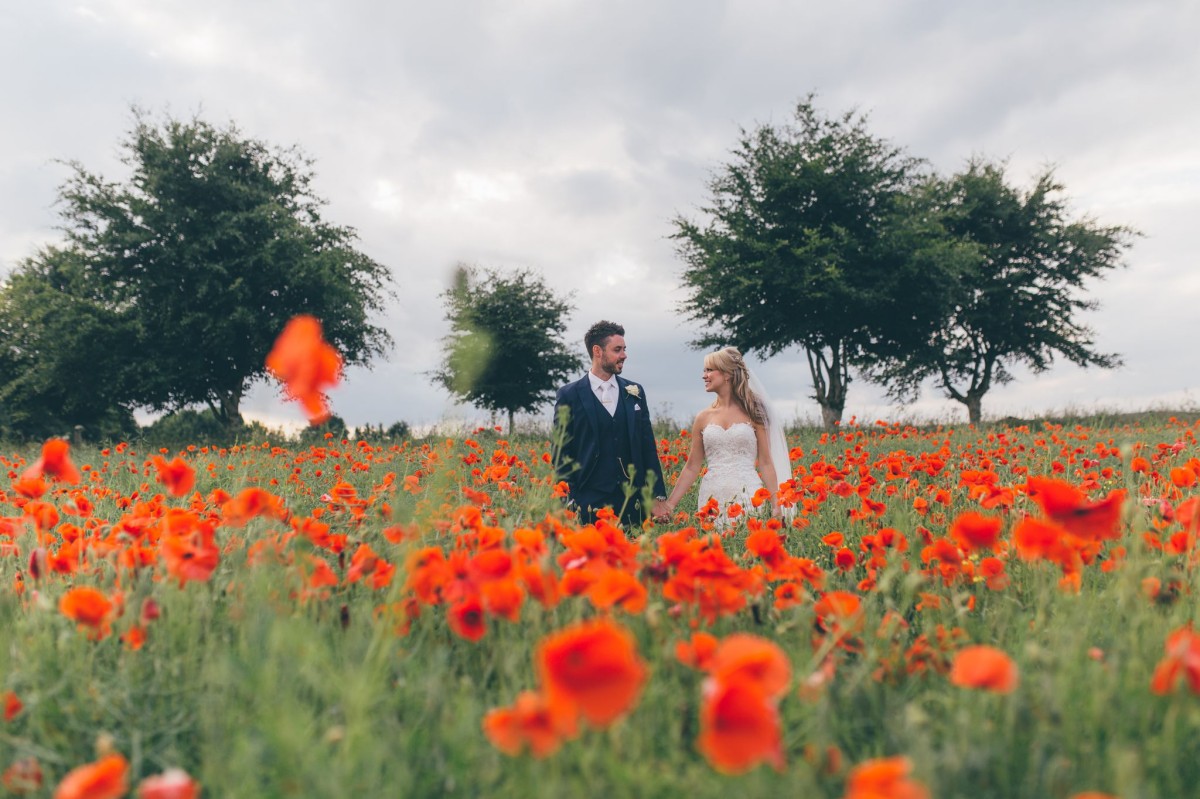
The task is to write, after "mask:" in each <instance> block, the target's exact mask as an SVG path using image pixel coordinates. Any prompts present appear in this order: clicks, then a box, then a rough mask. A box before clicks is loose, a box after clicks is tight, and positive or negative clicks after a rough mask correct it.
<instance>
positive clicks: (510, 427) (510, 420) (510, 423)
mask: <svg viewBox="0 0 1200 799" xmlns="http://www.w3.org/2000/svg"><path fill="white" fill-rule="evenodd" d="M513 415H514V414H513V409H512V408H509V409H508V432H507V433H506V435H509V436H511V435H512V434H513Z"/></svg>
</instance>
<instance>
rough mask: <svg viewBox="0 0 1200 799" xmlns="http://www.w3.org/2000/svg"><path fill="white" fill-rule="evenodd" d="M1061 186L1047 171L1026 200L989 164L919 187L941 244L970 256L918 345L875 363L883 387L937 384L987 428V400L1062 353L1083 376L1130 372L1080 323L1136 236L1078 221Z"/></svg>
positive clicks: (898, 392)
mask: <svg viewBox="0 0 1200 799" xmlns="http://www.w3.org/2000/svg"><path fill="white" fill-rule="evenodd" d="M1063 188H1064V187H1063V186H1062V184H1061V183H1059V182H1058V181H1057V180H1055V178H1054V174H1053V171H1052V170H1049V169H1048V170H1046V171H1044V172H1042V173H1041V174H1040V175H1038V176H1037V178H1036V180H1035V181H1034V185H1033V187H1032V188H1031V189H1030V190H1029V191H1026V192H1022V191H1021V190H1020V189H1018V188H1016V187H1015V186H1012V185H1010V184H1009V183H1008V182H1007V179H1006V175H1005V166H1004V165H1003V164H996V163H989V162H986V161H983V160H980V159H972V160H971V161H970V162H969V163H968V164H967V167H966V169H965V170H963V171H962V172H960V173H958V174H956V175H954V176H952V177H950V178H948V179H943V178H938V177H932V178H930V179H929V180H928V181H927V183H926V184H925V185H924V186H922V187H921V189H920V192H919V193H920V194H921V195H922V196H923V197H924V198H925V206H926V207H927V208H929V209H930V213H931V216H934V217H935V218H936V220H937V224H939V225H940V226H941V227H942V230H943V232H942V234H941V237H942V239H943V241H945V242H947V245H948V246H949V247H950V248H952V249H953V251H954V252H955V253H957V254H958V255H960V256H963V257H960V258H959V260H958V262H957V266H956V272H957V280H954V281H950V282H947V283H946V284H945V286H946V287H948V288H949V290H950V296H949V302H945V303H943V304H942V306H941V308H936V307H934V308H931V309H930V311H931V312H930V313H927V314H926V315H924V316H923V317H921V319H920V320H919V321H923V323H924V324H923V326H918V327H916V328H915V329H916V331H917V332H918V336H916V337H915V338H908V339H901V340H900V341H898V342H897V346H896V347H895V349H894V350H892V351H891V352H890V353H889V354H888V356H887V357H886V358H882V359H880V360H878V361H876V362H875V363H874V364H873V376H874V377H875V379H877V380H879V381H880V382H883V383H885V384H886V385H888V386H889V387H890V389H891V391H892V393H893V395H895V396H897V397H899V398H905V397H911V396H912V395H914V394H915V393H916V391H917V389H918V387H919V386H920V384H921V383H922V382H923V381H924V380H926V379H928V378H933V379H935V380H936V381H937V382H938V385H939V386H940V387H941V388H942V389H943V390H944V391H945V392H946V394H947V396H949V397H950V398H952V399H955V400H957V401H959V402H961V403H963V404H965V405H967V407H968V410H969V411H970V419H971V422H972V423H978V422H979V414H980V402H981V400H982V398H983V396H984V394H986V393H987V392H988V390H989V389H990V388H991V387H992V386H993V385H994V384H997V383H1000V384H1002V383H1006V382H1008V381H1009V380H1011V379H1012V375H1011V373H1010V371H1009V369H1010V368H1011V367H1012V366H1013V365H1014V364H1023V365H1025V366H1027V367H1028V368H1029V369H1030V370H1032V371H1033V372H1041V371H1044V370H1046V369H1047V368H1049V367H1050V365H1051V364H1052V363H1053V361H1054V357H1055V356H1056V355H1058V356H1062V357H1063V358H1065V359H1066V360H1068V361H1070V362H1072V363H1075V364H1077V365H1079V366H1099V367H1101V368H1112V367H1114V366H1116V365H1118V364H1119V363H1120V361H1119V359H1118V358H1117V356H1115V355H1111V354H1106V353H1102V352H1099V351H1098V350H1096V349H1095V346H1094V341H1093V332H1092V330H1090V329H1089V328H1088V327H1087V326H1086V325H1084V324H1083V323H1082V322H1081V321H1080V320H1079V315H1080V314H1081V313H1083V312H1086V311H1089V310H1092V309H1094V308H1095V307H1096V302H1095V301H1094V300H1087V299H1084V298H1083V296H1082V294H1081V292H1082V290H1083V288H1084V284H1085V282H1086V281H1088V280H1089V279H1093V278H1097V279H1098V278H1102V277H1104V275H1105V273H1107V272H1108V271H1110V270H1112V269H1114V268H1116V267H1118V266H1120V265H1121V258H1122V256H1123V253H1124V252H1125V250H1126V249H1127V248H1128V247H1129V245H1130V242H1131V239H1132V237H1133V236H1134V235H1136V234H1135V232H1134V231H1133V230H1131V229H1130V228H1126V227H1102V226H1100V225H1098V224H1096V223H1095V222H1094V221H1092V220H1090V219H1071V218H1070V217H1069V214H1068V211H1067V204H1066V201H1065V199H1064V198H1063V196H1062V192H1063Z"/></svg>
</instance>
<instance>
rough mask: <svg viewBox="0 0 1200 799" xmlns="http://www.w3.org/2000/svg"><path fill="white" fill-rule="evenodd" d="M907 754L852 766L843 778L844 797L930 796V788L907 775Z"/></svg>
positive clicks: (898, 798) (902, 798) (918, 798)
mask: <svg viewBox="0 0 1200 799" xmlns="http://www.w3.org/2000/svg"><path fill="white" fill-rule="evenodd" d="M911 770H912V764H911V763H910V762H909V760H908V758H906V757H883V758H877V759H875V760H868V761H866V762H864V763H860V764H859V765H857V766H855V767H854V770H853V771H851V772H850V777H849V779H847V780H846V796H845V798H844V799H929V790H928V789H927V788H926V787H925V786H924V785H922V784H921V783H919V782H917V781H916V780H911V779H909V777H908V773H909V771H911Z"/></svg>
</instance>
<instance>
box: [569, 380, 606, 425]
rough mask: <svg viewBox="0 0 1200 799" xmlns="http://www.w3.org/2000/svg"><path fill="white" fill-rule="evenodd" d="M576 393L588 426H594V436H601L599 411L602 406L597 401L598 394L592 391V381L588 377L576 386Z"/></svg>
mask: <svg viewBox="0 0 1200 799" xmlns="http://www.w3.org/2000/svg"><path fill="white" fill-rule="evenodd" d="M575 393H576V395H577V396H578V398H579V399H578V403H577V404H578V405H579V406H580V407H582V408H583V413H584V415H585V416H587V420H588V424H590V425H591V426H592V436H593V437H595V436H598V435H600V416H599V415H598V414H599V411H600V409H601V407H602V406H601V405H600V403H599V402H598V401H596V394H595V392H593V391H592V381H591V378H589V377H588V376H587V375H584V376H583V379H582V380H580V381H579V382H577V383H576V384H575Z"/></svg>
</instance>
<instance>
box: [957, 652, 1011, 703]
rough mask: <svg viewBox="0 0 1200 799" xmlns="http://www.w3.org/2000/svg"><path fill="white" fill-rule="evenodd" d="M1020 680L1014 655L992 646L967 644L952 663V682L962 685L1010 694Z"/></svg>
mask: <svg viewBox="0 0 1200 799" xmlns="http://www.w3.org/2000/svg"><path fill="white" fill-rule="evenodd" d="M1017 681H1018V680H1017V666H1016V664H1015V663H1013V661H1012V658H1010V657H1009V656H1008V655H1006V654H1005V653H1004V652H1002V651H1000V650H999V649H996V648H995V647H991V646H983V645H977V646H968V647H963V648H962V649H960V650H959V652H958V654H957V655H955V656H954V663H953V664H952V665H951V666H950V682H951V683H953V684H954V685H957V686H959V687H961V688H979V689H981V690H984V691H993V692H995V693H998V694H1008V693H1012V692H1013V690H1015V689H1016V687H1017Z"/></svg>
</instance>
